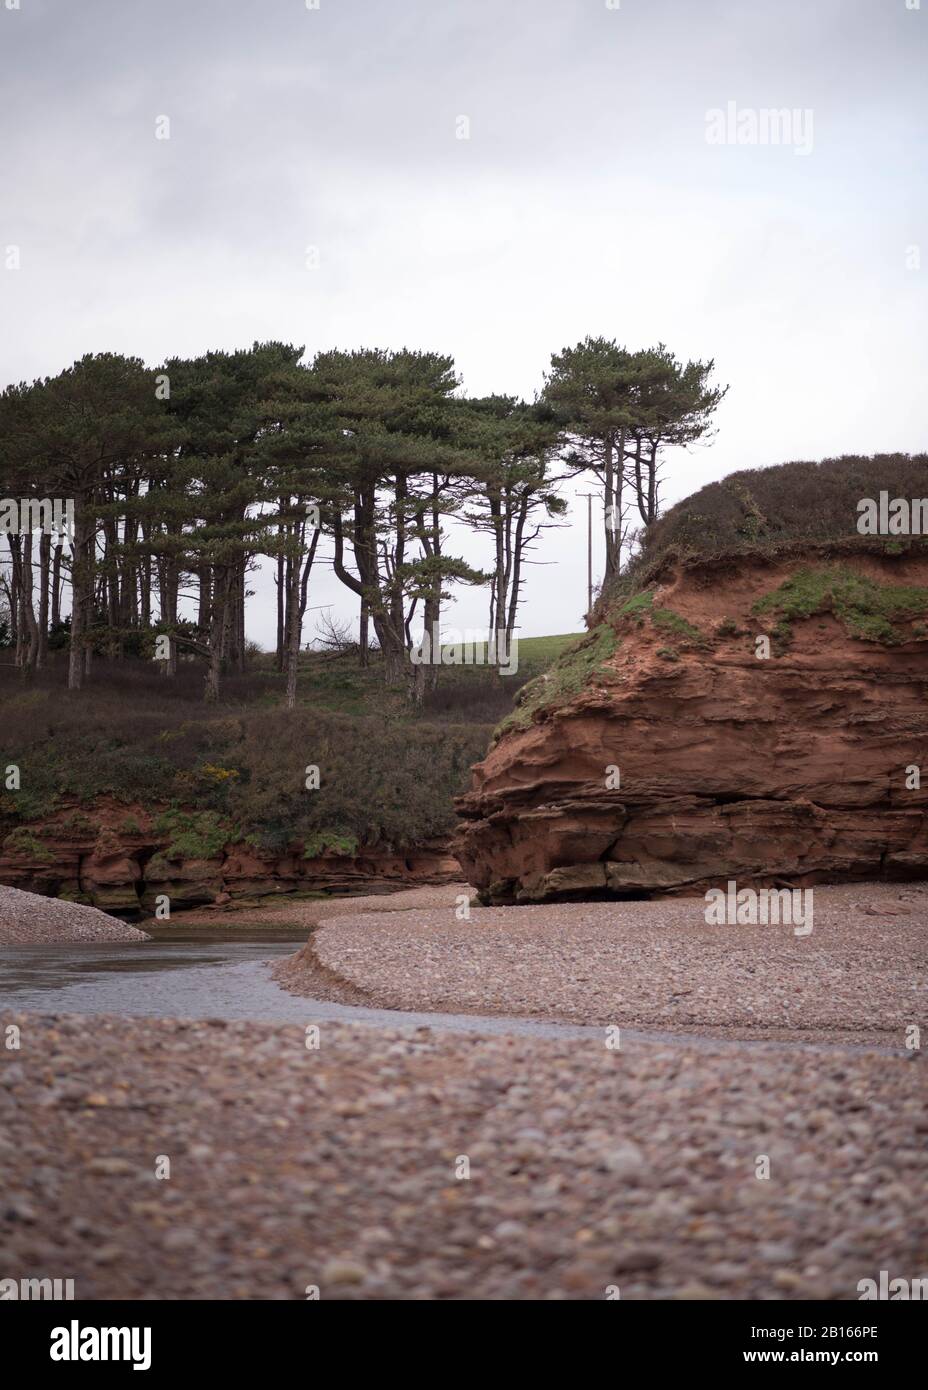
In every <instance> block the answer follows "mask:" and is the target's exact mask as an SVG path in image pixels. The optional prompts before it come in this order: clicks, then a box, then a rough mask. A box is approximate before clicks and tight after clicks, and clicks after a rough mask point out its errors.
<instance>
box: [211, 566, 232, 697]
mask: <svg viewBox="0 0 928 1390" xmlns="http://www.w3.org/2000/svg"><path fill="white" fill-rule="evenodd" d="M231 587H232V573H231V571H230V570H229V569H228V568H227V567H226V566H225V565H215V566H214V567H213V605H212V608H213V611H212V618H211V621H210V631H209V665H208V667H207V671H206V690H205V698H206V699H207V700H218V699H219V693H220V686H221V683H222V663H223V656H224V652H225V648H226V645H227V632H226V630H227V628H228V625H229V606H230V605H229V595H230V590H231Z"/></svg>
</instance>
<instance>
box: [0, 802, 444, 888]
mask: <svg viewBox="0 0 928 1390" xmlns="http://www.w3.org/2000/svg"><path fill="white" fill-rule="evenodd" d="M157 819H158V818H157V813H156V812H155V811H153V810H150V809H148V808H146V807H144V806H143V805H141V804H140V803H138V804H134V805H126V804H125V803H122V802H115V801H112V800H110V799H106V800H103V801H101V802H100V803H99V804H97V805H95V806H94V807H93V810H92V813H89V814H84V813H83V812H82V811H81V810H80V808H74V807H64V808H62V809H61V810H60V811H58V812H56V813H55V815H54V816H52V817H50V818H49V819H48V820H47V821H46V822H44V823H43V824H41V825H37V824H32V825H24V826H22V827H20V828H19V829H18V830H17V831H15V832H14V833H12V834H11V835H9V836H7V837H6V839H5V840H4V841H3V843H2V846H0V884H6V885H8V886H10V887H13V888H20V889H24V890H25V891H27V892H30V893H40V894H43V895H45V896H47V897H63V898H68V899H72V900H77V901H79V902H86V903H90V904H92V905H93V906H94V907H98V908H102V909H104V910H105V911H107V912H118V913H132V914H135V913H139V912H143V913H144V912H149V913H151V912H154V909H155V905H156V899H157V897H158V896H159V895H161V894H166V895H167V896H168V897H169V898H170V901H171V905H172V908H173V909H175V910H180V909H181V908H185V907H194V906H197V905H200V904H204V903H220V904H222V903H225V902H228V901H230V900H235V899H240V898H254V897H264V896H267V895H270V894H277V893H293V892H304V893H305V892H313V893H351V892H362V891H363V892H365V893H379V892H383V893H388V892H390V891H392V890H393V889H401V888H409V887H416V886H419V885H421V884H437V883H448V882H451V881H452V880H455V879H458V878H460V876H461V870H460V866H459V864H458V863H457V861H456V860H455V859H453V858H451V856H450V853H449V850H448V846H447V843H446V842H445V841H443V840H435V841H430V842H429V843H427V844H423V845H419V846H416V847H415V848H414V849H410V850H407V851H403V852H401V851H395V850H393V849H391V848H390V847H388V846H384V847H382V848H379V849H378V848H376V847H373V848H362V849H359V850H358V851H357V853H355V854H340V853H338V852H336V851H333V850H327V851H325V852H323V853H321V854H317V855H314V856H313V857H311V858H306V857H305V856H304V855H303V854H302V853H301V852H300V850H299V847H294V848H292V849H291V850H289V851H288V852H286V853H281V854H276V855H275V854H261V853H259V852H258V851H256V850H254V849H252V848H251V847H249V846H247V845H243V844H229V845H224V846H222V847H221V848H220V849H218V850H217V851H216V853H214V854H213V855H212V856H211V857H209V858H192V857H190V856H189V855H188V856H183V855H175V854H172V853H171V851H170V845H169V843H168V840H169V837H166V836H165V835H164V834H159V832H158V830H157Z"/></svg>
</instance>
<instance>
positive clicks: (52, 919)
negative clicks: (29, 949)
mask: <svg viewBox="0 0 928 1390" xmlns="http://www.w3.org/2000/svg"><path fill="white" fill-rule="evenodd" d="M147 940H148V933H147V932H143V931H138V930H137V928H136V927H130V926H127V925H126V923H125V922H120V921H119V919H118V918H116V917H110V916H109V915H108V914H107V913H106V912H100V911H99V910H98V909H97V908H95V907H86V906H85V905H84V904H83V903H68V902H63V901H62V900H61V899H60V898H43V897H42V896H41V895H40V894H38V893H23V892H21V890H20V889H19V888H6V887H4V886H3V885H2V884H0V946H45V945H52V946H54V945H58V944H63V943H65V942H72V941H147Z"/></svg>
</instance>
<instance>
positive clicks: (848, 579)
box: [753, 565, 928, 646]
mask: <svg viewBox="0 0 928 1390" xmlns="http://www.w3.org/2000/svg"><path fill="white" fill-rule="evenodd" d="M753 612H754V613H756V614H758V615H760V614H764V613H772V614H775V615H776V617H777V618H778V619H779V622H778V628H777V636H778V637H780V639H781V640H786V641H788V640H789V638H790V636H791V631H792V629H791V624H792V623H794V622H796V621H798V620H802V619H804V618H811V617H813V616H814V615H815V614H816V613H825V612H830V613H833V614H834V615H835V617H836V618H837V619H838V620H839V622H841V623H842V624H843V625H844V628H845V631H846V632H847V633H848V634H849V635H850V636H851V637H857V638H859V639H860V640H861V641H864V642H880V643H883V644H884V645H887V646H893V645H896V644H898V643H900V642H905V641H908V640H910V639H911V636H912V634H911V633H910V632H909V631H907V630H906V628H904V627H900V626H899V624H900V623H901V622H905V621H906V620H909V619H913V618H919V617H921V616H922V615H924V614H925V613H928V588H919V587H916V586H913V585H899V584H880V583H878V582H877V581H876V580H874V579H870V578H868V577H867V576H865V575H861V574H856V573H855V572H854V571H853V570H850V569H848V568H847V567H846V566H842V565H830V566H829V565H825V566H820V567H810V568H807V569H801V570H797V571H796V573H795V574H793V575H791V576H790V577H789V579H787V580H785V581H784V582H783V583H782V584H781V585H780V586H779V588H777V589H774V590H773V591H772V592H771V593H769V594H766V595H765V596H764V597H763V598H761V599H758V600H757V602H756V603H755V604H754V606H753Z"/></svg>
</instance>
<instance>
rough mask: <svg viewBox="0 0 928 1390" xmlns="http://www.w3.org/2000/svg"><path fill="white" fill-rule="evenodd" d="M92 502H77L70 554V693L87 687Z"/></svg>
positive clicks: (76, 498) (91, 585)
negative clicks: (85, 660)
mask: <svg viewBox="0 0 928 1390" xmlns="http://www.w3.org/2000/svg"><path fill="white" fill-rule="evenodd" d="M91 505H92V504H91V501H90V499H89V498H84V497H75V499H74V539H73V544H72V553H71V648H70V652H69V655H68V689H69V690H80V688H81V686H82V685H83V683H84V649H85V645H86V631H87V626H88V617H89V613H88V609H89V606H90V604H91V603H92V601H93V560H94V557H93V553H92V545H93V541H94V536H95V533H96V528H95V525H94V520H93V516H92V515H91V512H90V508H91Z"/></svg>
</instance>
